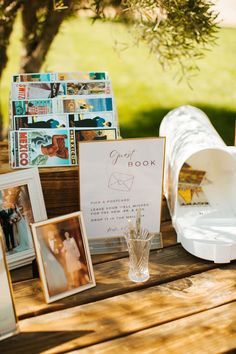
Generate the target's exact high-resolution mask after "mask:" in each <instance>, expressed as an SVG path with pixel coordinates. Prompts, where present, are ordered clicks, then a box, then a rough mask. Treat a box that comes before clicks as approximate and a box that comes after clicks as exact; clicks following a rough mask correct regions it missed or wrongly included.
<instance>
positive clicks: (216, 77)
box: [0, 17, 236, 145]
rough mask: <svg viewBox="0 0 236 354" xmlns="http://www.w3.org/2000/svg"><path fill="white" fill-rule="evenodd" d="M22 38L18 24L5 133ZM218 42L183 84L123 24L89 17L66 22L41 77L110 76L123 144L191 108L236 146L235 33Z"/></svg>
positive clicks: (6, 83) (226, 32)
mask: <svg viewBox="0 0 236 354" xmlns="http://www.w3.org/2000/svg"><path fill="white" fill-rule="evenodd" d="M21 34H22V28H21V23H20V20H19V18H18V19H17V20H16V22H15V24H14V30H13V33H12V36H11V40H10V46H9V48H8V55H9V61H8V64H7V67H6V69H5V70H4V72H3V77H2V80H1V87H0V92H1V97H0V102H1V107H2V110H3V117H4V126H5V127H7V125H8V104H9V89H10V83H11V76H12V75H13V74H15V73H17V72H19V60H20V55H19V53H20V50H21V49H20V48H21V42H20V41H21ZM218 37H219V38H218V40H217V45H216V46H215V47H214V48H213V49H212V51H209V52H208V53H207V54H206V56H205V58H204V59H202V60H200V61H199V62H198V65H199V69H200V70H199V72H197V73H196V75H195V76H193V77H191V78H189V79H188V81H186V79H184V80H182V81H181V82H178V79H177V78H176V77H175V74H176V70H177V69H176V68H172V69H169V68H166V69H165V70H164V71H163V69H162V68H161V66H160V64H159V63H158V61H157V59H156V58H155V57H154V56H152V55H150V54H149V52H148V49H147V47H145V46H144V45H139V46H138V47H137V46H135V45H134V43H133V37H132V36H131V35H130V33H129V31H128V29H127V27H126V26H125V25H124V24H121V23H117V22H103V21H102V20H97V21H95V23H92V22H91V20H90V19H87V18H84V17H80V18H77V17H73V18H69V19H68V20H66V21H64V22H63V24H62V26H61V28H60V31H59V34H58V35H57V36H56V38H55V40H54V41H53V44H52V46H51V48H50V50H49V53H48V55H47V57H46V61H45V63H44V64H43V67H42V68H41V71H42V72H44V71H52V72H57V71H64V72H73V71H103V70H105V71H108V73H109V75H110V78H111V79H112V83H113V89H114V93H115V99H116V104H117V110H118V117H119V123H120V128H121V135H122V137H124V138H126V137H147V136H156V135H157V134H158V128H159V125H160V122H161V120H162V118H163V117H164V115H165V114H166V113H167V112H169V111H170V110H171V109H174V108H176V107H178V106H180V105H185V104H190V105H193V106H196V107H198V108H200V109H202V110H203V111H204V112H205V113H206V114H207V115H208V116H209V118H210V119H211V121H212V123H213V125H214V126H215V128H216V129H217V131H218V132H219V134H220V135H221V136H222V137H223V139H224V141H225V142H226V143H227V144H229V145H232V144H234V125H235V118H236V66H235V57H236V29H235V28H221V29H220V30H219V34H218ZM190 85H191V87H190Z"/></svg>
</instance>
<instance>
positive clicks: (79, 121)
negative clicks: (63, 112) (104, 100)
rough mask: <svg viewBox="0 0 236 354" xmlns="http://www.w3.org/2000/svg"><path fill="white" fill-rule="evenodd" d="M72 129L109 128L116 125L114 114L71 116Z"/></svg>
mask: <svg viewBox="0 0 236 354" xmlns="http://www.w3.org/2000/svg"><path fill="white" fill-rule="evenodd" d="M69 125H70V127H71V128H74V127H75V128H89V127H91V128H105V127H106V128H108V127H113V126H115V125H116V122H115V113H114V112H96V113H93V112H86V113H79V114H69Z"/></svg>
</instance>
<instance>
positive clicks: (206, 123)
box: [160, 106, 236, 263]
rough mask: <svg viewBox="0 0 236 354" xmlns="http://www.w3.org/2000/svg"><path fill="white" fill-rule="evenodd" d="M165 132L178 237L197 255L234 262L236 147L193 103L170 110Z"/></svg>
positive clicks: (170, 195) (170, 201) (167, 179)
mask: <svg viewBox="0 0 236 354" xmlns="http://www.w3.org/2000/svg"><path fill="white" fill-rule="evenodd" d="M160 135H161V136H166V164H165V182H164V193H165V196H166V199H167V202H168V206H169V209H170V213H171V216H172V222H173V226H174V227H175V229H176V232H177V235H178V241H179V242H181V243H182V245H183V247H184V248H185V249H186V250H187V251H188V252H190V253H191V254H193V255H195V256H197V257H200V258H203V259H207V260H212V261H214V262H215V263H228V262H230V261H231V260H233V259H235V258H236V201H235V196H236V183H235V180H236V148H234V147H228V146H226V145H225V143H224V142H223V140H222V139H221V137H220V136H219V135H218V133H217V132H216V130H215V129H214V128H213V126H212V124H211V122H210V120H209V119H208V117H207V116H206V115H205V114H204V113H203V112H202V111H201V110H199V109H197V108H195V107H191V106H182V107H179V108H177V109H175V110H173V111H171V112H169V113H168V114H167V115H166V116H165V117H164V119H163V121H162V123H161V126H160Z"/></svg>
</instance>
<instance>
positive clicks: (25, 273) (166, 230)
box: [11, 221, 177, 283]
mask: <svg viewBox="0 0 236 354" xmlns="http://www.w3.org/2000/svg"><path fill="white" fill-rule="evenodd" d="M161 232H162V239H163V247H171V246H175V245H176V244H177V239H176V233H175V230H174V228H173V226H172V225H171V222H170V221H167V222H164V223H162V225H161ZM125 257H127V252H118V253H110V254H99V255H93V256H92V262H93V264H98V263H104V262H109V261H112V260H115V259H120V258H125ZM32 277H33V276H32V264H29V265H27V266H24V267H21V268H17V269H13V270H12V271H11V279H12V282H13V283H15V282H19V281H23V280H29V279H31V278H32Z"/></svg>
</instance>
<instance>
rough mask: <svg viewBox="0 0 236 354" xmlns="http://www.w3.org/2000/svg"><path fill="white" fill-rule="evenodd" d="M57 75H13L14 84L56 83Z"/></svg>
mask: <svg viewBox="0 0 236 354" xmlns="http://www.w3.org/2000/svg"><path fill="white" fill-rule="evenodd" d="M56 75H57V74H55V73H33V74H20V75H18V74H17V75H13V77H12V81H13V82H40V81H41V82H50V81H55V80H56V77H57V76H56Z"/></svg>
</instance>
